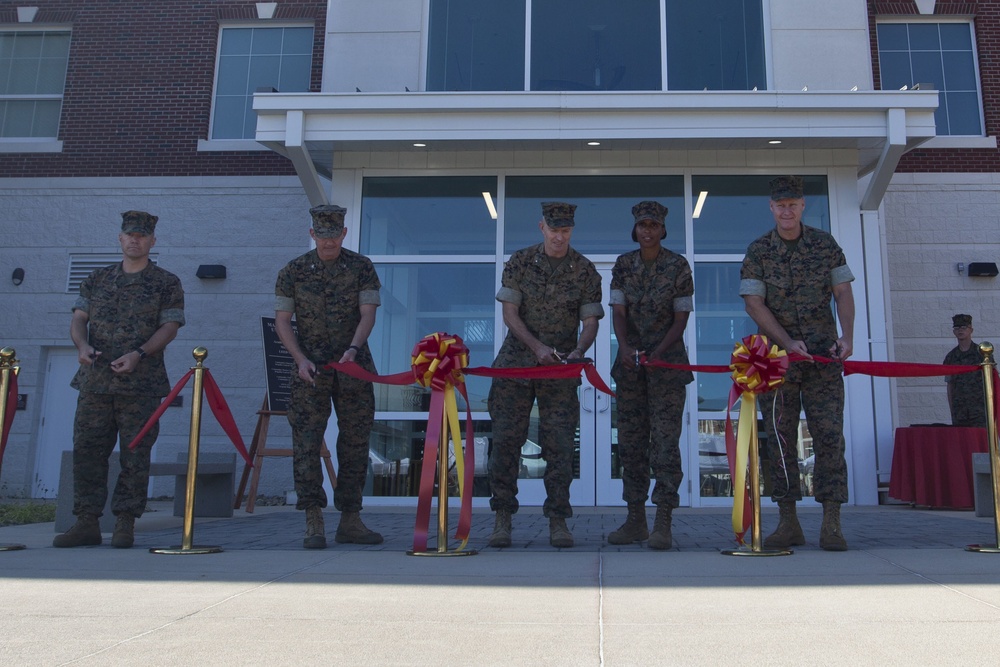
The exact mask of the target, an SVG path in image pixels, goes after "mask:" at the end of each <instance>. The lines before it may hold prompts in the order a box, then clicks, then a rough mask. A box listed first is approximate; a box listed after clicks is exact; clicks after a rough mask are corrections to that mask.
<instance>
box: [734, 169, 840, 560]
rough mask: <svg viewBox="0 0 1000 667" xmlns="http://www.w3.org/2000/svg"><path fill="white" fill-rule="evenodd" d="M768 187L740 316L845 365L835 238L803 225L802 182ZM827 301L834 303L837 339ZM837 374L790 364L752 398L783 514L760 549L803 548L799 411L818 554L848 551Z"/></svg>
mask: <svg viewBox="0 0 1000 667" xmlns="http://www.w3.org/2000/svg"><path fill="white" fill-rule="evenodd" d="M771 189H772V192H771V211H772V213H773V214H774V218H775V222H776V226H775V229H773V230H771V231H770V232H768V233H766V234H764V235H763V236H761V237H760V238H759V239H757V240H756V241H754V242H753V243H751V244H750V247H749V248H747V254H746V257H745V259H744V260H743V267H742V270H741V272H740V278H741V280H740V295H741V296H743V297H744V300H745V301H746V306H747V313H748V314H750V316H751V317H752V318H753V319H754V321H755V322H756V323H757V325H758V326H759V327H760V331H761V333H763V334H765V335H767V336H768V337H769V338H770V340H771V342H772V343H775V344H777V345H778V346H779V347H781V348H784V349H785V350H787V351H789V352H797V353H799V354H803V355H805V356H811V355H814V354H815V355H823V356H828V357H831V358H833V359H836V360H838V361H843V360H844V359H847V358H848V357H849V356H850V355H851V353H852V351H853V347H854V345H853V340H854V338H853V330H854V297H853V293H852V292H851V287H850V283H851V281H853V280H854V275H853V274H852V273H851V270H850V268H849V267H848V266H847V260H846V258H845V257H844V252H843V250H841V248H840V246H839V245H838V244H837V242H836V241H835V240H834V238H833V236H831V235H830V234H828V233H826V232H824V231H822V230H819V229H816V228H814V227H809V226H807V225H803V224H802V213H803V211H804V208H805V201H804V198H803V195H802V180H801V179H799V178H797V177H779V178H776V179H774V180H773V181H771ZM831 301H836V306H837V317H838V319H839V320H840V325H841V329H842V331H843V333H842V335H841V336H840V337H838V336H837V324H836V321H835V320H834V315H833V310H832V309H831ZM842 373H843V366H842V364H840V363H829V364H825V363H809V362H796V363H792V364H790V365H789V370H788V373H787V374H786V376H785V382H784V384H782V385H781V387H779V388H778V389H777V390H776V391H773V392H769V393H766V394H763V395H762V396H761V397H760V401H759V406H760V411H761V414H762V415H763V419H764V429H765V432H766V433H767V441H768V448H769V452H770V459H771V462H772V470H771V482H772V485H773V486H772V489H773V492H772V496H771V497H772V499H773V500H775V501H777V502H778V508H779V511H780V513H781V516H780V520H779V525H778V529H777V530H776V531H775V532H774V533H773V534H772V535H770V536H768V538H767V539H766V540H765V546H768V547H776V548H787V547H788V546H792V545H796V544H804V543H805V538H804V537H803V535H802V529H801V528H800V527H799V524H798V519H797V517H796V516H795V502H796V501H798V500H801V499H802V491H801V488H800V484H799V465H798V451H797V446H796V444H797V442H798V427H799V412H800V410H801V409H802V408H805V414H806V419H807V420H808V423H809V432H810V434H811V435H812V438H813V452H814V454H815V461H816V463H815V466H814V468H813V483H814V495H815V498H816V500H817V501H819V502H821V503H823V510H824V518H823V527H822V529H821V532H820V546H821V547H823V548H824V549H828V550H831V551H842V550H845V549H846V548H847V542H846V541H845V540H844V538H843V535H842V533H841V532H840V505H841V504H842V503H845V502H847V462H846V460H845V458H844V449H845V446H844V433H843V426H844V380H843V375H842ZM775 424H777V430H776V428H775Z"/></svg>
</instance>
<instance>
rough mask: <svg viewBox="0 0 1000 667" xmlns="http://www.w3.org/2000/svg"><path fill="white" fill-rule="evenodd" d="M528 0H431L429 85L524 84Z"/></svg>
mask: <svg viewBox="0 0 1000 667" xmlns="http://www.w3.org/2000/svg"><path fill="white" fill-rule="evenodd" d="M524 17H525V4H524V0H508V1H506V2H496V1H495V0H431V5H430V30H429V37H428V45H427V90H524Z"/></svg>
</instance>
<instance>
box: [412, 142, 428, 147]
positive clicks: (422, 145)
mask: <svg viewBox="0 0 1000 667" xmlns="http://www.w3.org/2000/svg"><path fill="white" fill-rule="evenodd" d="M413 147H414V148H427V144H419V143H418V144H413Z"/></svg>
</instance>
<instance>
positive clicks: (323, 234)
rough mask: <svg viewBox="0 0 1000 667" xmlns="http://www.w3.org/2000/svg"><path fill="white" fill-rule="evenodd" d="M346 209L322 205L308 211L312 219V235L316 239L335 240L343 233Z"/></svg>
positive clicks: (332, 205)
mask: <svg viewBox="0 0 1000 667" xmlns="http://www.w3.org/2000/svg"><path fill="white" fill-rule="evenodd" d="M345 213H347V209H346V208H344V207H343V206H336V205H334V204H322V205H321V206H313V207H312V208H311V209H309V214H310V215H311V216H312V219H313V226H312V228H313V233H314V234H316V237H317V238H321V239H335V238H337V237H339V236H340V235H341V234H343V233H344V214H345Z"/></svg>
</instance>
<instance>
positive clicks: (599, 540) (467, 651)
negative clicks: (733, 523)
mask: <svg viewBox="0 0 1000 667" xmlns="http://www.w3.org/2000/svg"><path fill="white" fill-rule="evenodd" d="M153 509H156V510H158V511H154V512H149V513H147V514H146V515H145V516H143V518H142V519H140V520H139V521H138V523H137V536H136V537H137V540H136V547H135V548H133V549H130V550H119V549H112V548H111V547H109V546H107V545H105V546H101V547H90V548H81V549H54V548H52V547H51V543H52V537H53V536H54V530H53V525H52V524H36V525H33V526H17V527H10V528H2V529H0V544H2V543H14V542H20V543H23V544H25V545H27V547H28V548H27V549H25V550H22V551H8V552H0V662H2V664H4V665H61V664H74V665H109V664H110V665H131V664H139V663H142V664H144V665H168V664H169V665H175V664H178V663H185V662H187V663H191V662H198V663H210V664H212V665H292V664H309V663H320V662H322V663H323V664H335V665H341V664H351V665H354V664H373V665H383V664H388V665H412V664H443V663H451V664H458V665H473V664H474V665H501V664H503V665H511V664H516V665H525V664H526V665H533V664H546V665H551V664H556V665H605V664H606V665H639V664H642V665H646V664H670V665H716V664H727V663H737V662H739V663H742V664H751V665H758V664H760V665H763V664H782V663H784V664H807V665H848V664H851V665H857V664H862V665H867V664H872V665H874V664H879V665H895V664H899V665H904V664H905V665H913V664H935V665H948V664H956V665H957V664H969V663H984V662H985V663H988V662H991V661H993V660H995V655H996V650H995V637H996V635H997V633H998V631H1000V554H983V553H971V552H967V551H965V550H964V549H963V547H964V546H965V545H966V544H969V543H982V544H991V545H995V544H996V535H995V530H994V523H993V520H992V519H985V518H976V517H975V516H974V515H973V513H972V512H945V511H927V510H919V509H913V508H910V507H908V506H899V505H896V506H883V507H871V508H869V507H865V508H853V507H845V508H844V510H843V514H844V517H843V523H844V533H845V535H846V537H847V539H848V541H849V543H850V546H851V550H850V551H848V552H845V553H829V552H825V551H822V550H820V549H818V547H817V546H816V541H817V539H818V532H819V523H820V517H821V512H820V510H819V509H818V508H808V509H802V510H800V519H801V520H802V524H803V528H804V530H805V533H806V539H807V540H808V541H809V544H807V545H805V546H804V547H799V548H796V549H795V553H794V554H793V555H792V556H788V557H780V558H750V557H728V556H724V555H721V554H720V553H719V551H720V549H727V548H731V547H732V546H733V545H734V543H733V541H732V534H731V529H730V528H729V521H730V519H729V512H728V510H723V509H681V510H678V511H677V512H676V514H675V521H674V542H675V548H674V549H672V550H671V551H668V552H662V553H661V552H653V551H650V550H649V549H648V548H645V546H644V545H641V546H640V545H631V546H626V547H615V546H610V545H608V544H607V542H606V536H607V533H608V532H610V531H611V530H613V529H614V528H616V527H617V526H618V524H619V523H621V521H622V519H623V518H624V510H623V509H609V508H597V509H583V510H578V511H577V516H576V517H574V518H573V519H571V520H570V521H569V525H570V528H571V529H572V530H573V532H574V536H575V537H576V541H577V546H576V547H575V548H573V549H564V550H561V551H560V550H555V549H552V548H551V547H549V546H548V529H547V520H546V519H545V518H544V517H542V516H541V513H540V510H538V509H537V508H525V509H522V511H521V512H519V513H518V514H517V515H515V517H514V546H513V547H512V548H510V549H503V550H495V549H489V548H485V542H486V536H487V535H488V534H489V532H490V531H491V529H492V514H491V513H490V512H489V511H487V510H476V512H475V515H474V521H473V536H472V539H471V540H470V544H469V548H472V549H481V551H480V553H479V554H478V555H475V556H469V557H465V558H459V557H440V558H435V557H421V558H416V557H411V556H407V555H406V554H405V552H406V550H407V549H409V548H410V547H411V546H412V535H413V515H414V513H413V510H412V509H398V508H394V509H389V508H371V509H368V510H366V511H365V512H364V513H363V517H364V519H365V521H366V523H367V524H368V525H369V526H370V527H371V528H373V529H375V530H378V531H380V532H382V533H383V534H384V535H385V536H386V541H385V542H384V543H383V544H381V545H378V546H371V547H363V546H356V545H337V544H335V543H334V542H333V539H332V537H333V533H334V530H335V528H336V522H337V520H338V517H337V513H336V512H334V511H332V510H330V511H328V512H327V535H328V539H329V540H330V548H328V549H326V550H323V551H306V550H304V549H302V548H301V543H302V532H303V529H304V525H305V521H304V516H303V513H302V512H296V511H295V510H294V509H292V508H289V507H279V508H265V507H258V508H257V511H256V512H255V513H254V514H252V515H248V514H246V513H245V512H243V511H242V510H239V511H237V512H236V515H235V516H234V517H233V518H232V519H196V520H195V529H194V537H195V540H194V541H195V544H196V545H201V544H206V545H218V546H221V547H222V548H223V549H224V552H223V553H218V554H209V555H192V554H187V555H179V556H171V555H159V554H151V553H149V551H148V549H149V548H150V547H162V546H170V545H176V544H179V543H180V540H181V532H182V522H181V519H179V518H175V517H173V516H172V515H171V509H170V504H169V503H162V504H154V506H153ZM455 515H456V512H454V511H453V512H452V520H453V523H454V519H455ZM651 517H652V511H650V518H651ZM776 520H777V519H776V511H775V510H765V512H764V530H765V532H767V531H768V530H769V529H771V528H772V527H773V526H774V525H775V523H776ZM431 532H432V544H433V540H434V539H435V536H434V528H433V526H432V531H431ZM108 537H109V536H106V540H105V541H106V542H107V541H108ZM990 656H994V657H993V658H991V657H990Z"/></svg>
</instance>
